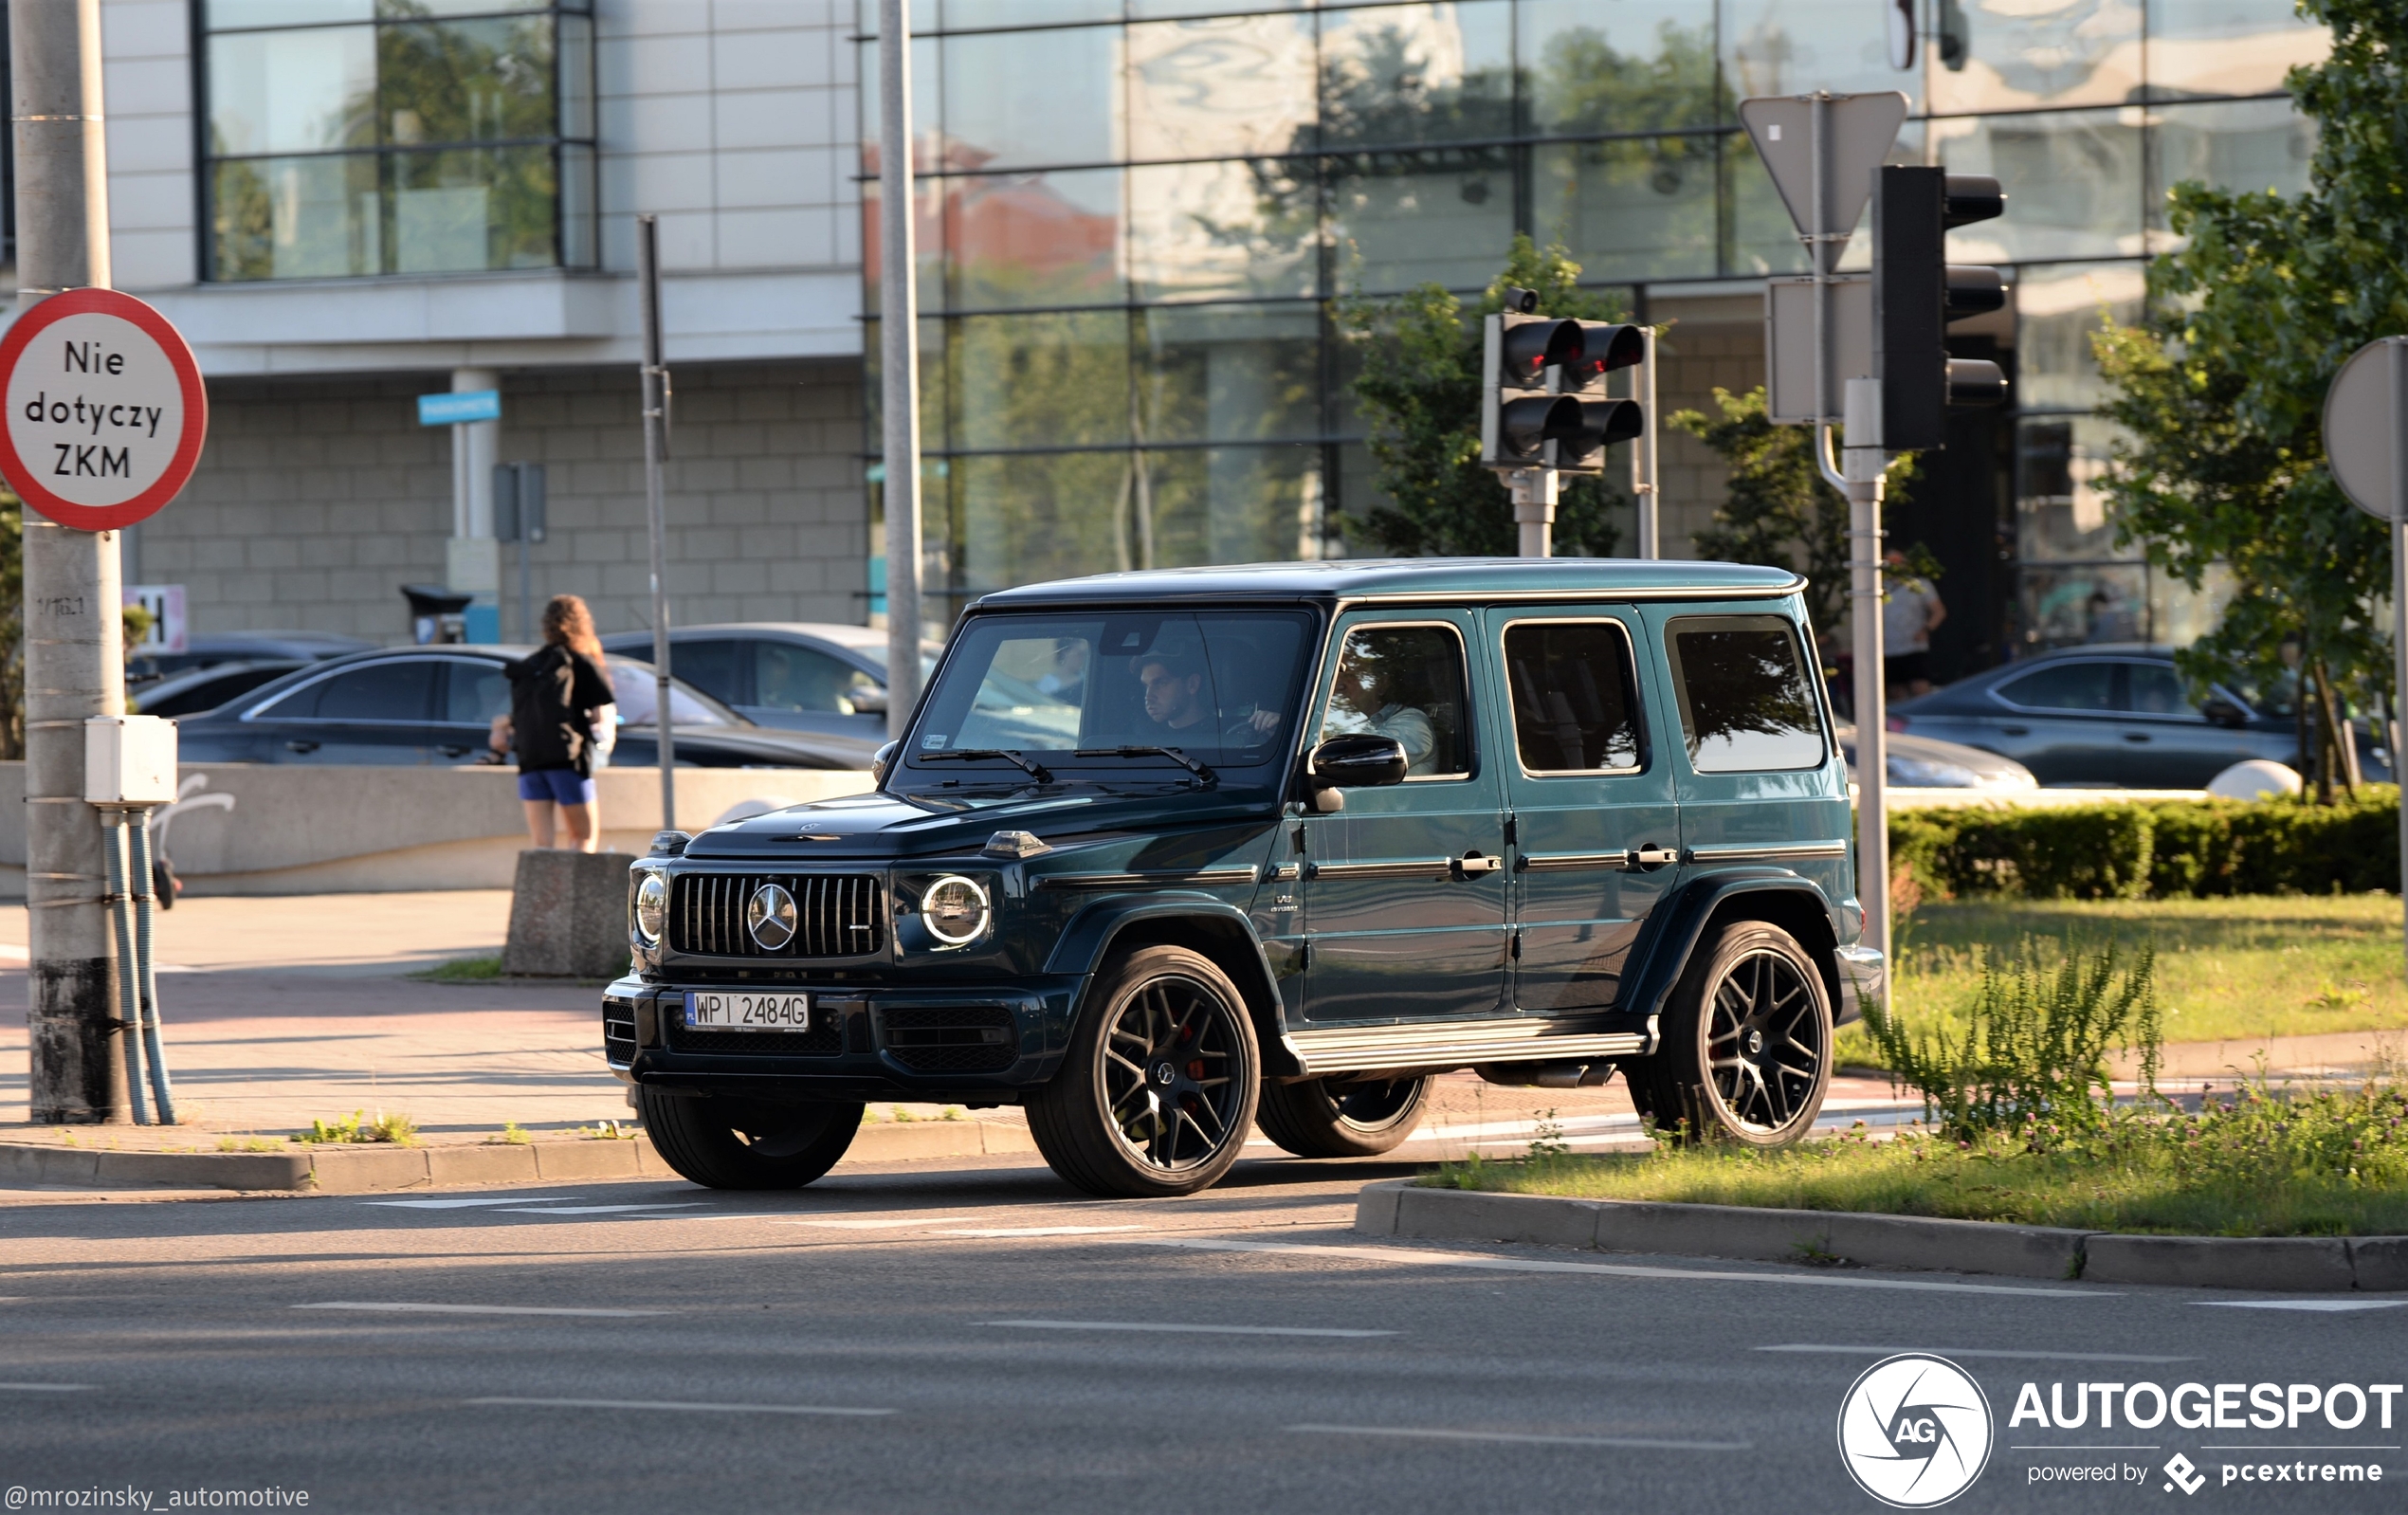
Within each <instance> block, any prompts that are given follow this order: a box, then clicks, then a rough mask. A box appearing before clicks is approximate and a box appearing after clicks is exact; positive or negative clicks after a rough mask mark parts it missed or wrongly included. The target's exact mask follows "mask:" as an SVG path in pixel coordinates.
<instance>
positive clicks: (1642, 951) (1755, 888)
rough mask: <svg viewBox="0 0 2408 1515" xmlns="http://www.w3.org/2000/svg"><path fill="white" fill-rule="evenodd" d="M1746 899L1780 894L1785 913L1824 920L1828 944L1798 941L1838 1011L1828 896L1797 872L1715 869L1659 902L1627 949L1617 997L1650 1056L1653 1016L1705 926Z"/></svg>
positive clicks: (1655, 1018) (1655, 1030)
mask: <svg viewBox="0 0 2408 1515" xmlns="http://www.w3.org/2000/svg"><path fill="white" fill-rule="evenodd" d="M1750 895H1779V896H1785V897H1787V898H1785V899H1783V900H1782V901H1781V902H1780V903H1781V904H1787V905H1789V906H1790V909H1789V911H1787V912H1784V913H1796V911H1797V904H1811V905H1812V906H1813V908H1814V913H1815V916H1816V917H1817V918H1818V919H1819V920H1821V921H1823V922H1826V923H1827V924H1826V927H1825V931H1826V933H1828V934H1830V935H1831V937H1832V940H1828V941H1821V940H1801V941H1800V942H1799V943H1798V945H1800V946H1802V947H1804V948H1805V949H1806V951H1807V953H1808V955H1809V956H1811V957H1813V958H1814V959H1815V965H1816V966H1817V967H1819V968H1821V969H1822V973H1823V988H1824V991H1825V992H1826V993H1827V994H1828V995H1830V996H1831V1004H1832V1010H1833V1013H1834V1014H1836V1013H1838V1010H1839V1003H1840V977H1839V964H1838V961H1837V959H1836V958H1835V956H1834V949H1835V948H1836V946H1837V935H1836V932H1835V930H1833V928H1831V927H1830V926H1829V925H1828V922H1830V920H1831V918H1832V913H1833V912H1832V902H1831V898H1830V897H1829V896H1828V895H1826V894H1824V893H1823V891H1822V890H1821V889H1819V888H1817V887H1816V886H1815V884H1814V883H1813V882H1812V881H1811V880H1808V879H1806V878H1803V877H1801V876H1799V875H1798V874H1796V873H1791V872H1787V871H1785V870H1776V869H1770V868H1766V869H1746V870H1732V871H1716V872H1713V873H1709V874H1707V875H1706V876H1705V877H1703V878H1698V879H1692V880H1690V881H1689V882H1688V883H1687V884H1685V885H1682V886H1681V888H1680V889H1679V890H1678V891H1677V892H1676V893H1675V894H1674V895H1673V896H1672V898H1671V899H1669V900H1667V901H1665V902H1663V903H1662V904H1658V905H1657V906H1656V907H1655V909H1654V911H1653V912H1652V913H1651V914H1650V915H1649V917H1648V923H1647V927H1646V929H1645V931H1644V933H1643V934H1642V936H1641V938H1640V940H1638V942H1637V943H1635V944H1634V945H1633V948H1632V956H1633V958H1635V959H1636V960H1637V964H1638V966H1637V968H1636V970H1635V971H1634V972H1633V973H1631V974H1629V975H1627V976H1625V977H1624V979H1623V982H1624V983H1625V984H1627V985H1629V986H1630V987H1629V988H1628V989H1627V990H1626V991H1625V993H1624V995H1623V999H1622V1005H1621V1008H1622V1010H1623V1011H1624V1012H1625V1013H1629V1014H1631V1015H1633V1016H1638V1015H1644V1016H1645V1017H1646V1019H1647V1043H1648V1050H1649V1051H1650V1052H1651V1053H1652V1052H1653V1051H1654V1050H1655V1048H1656V1045H1657V1043H1658V1041H1659V1039H1660V1032H1659V1031H1658V1027H1657V1021H1658V1018H1659V1017H1661V1016H1662V1014H1663V1013H1664V1003H1665V1001H1666V1000H1668V999H1669V998H1670V997H1671V995H1672V988H1673V986H1674V985H1675V984H1678V983H1679V982H1680V981H1681V975H1682V974H1683V973H1684V972H1686V971H1687V968H1688V964H1689V958H1690V957H1691V956H1693V955H1694V954H1695V953H1696V951H1697V945H1698V942H1699V941H1700V940H1703V939H1704V938H1705V935H1706V926H1707V925H1708V924H1709V923H1711V922H1713V920H1714V918H1715V916H1716V915H1717V914H1719V913H1722V911H1723V907H1724V905H1725V904H1730V903H1731V902H1732V901H1735V900H1742V899H1745V898H1746V897H1748V896H1750Z"/></svg>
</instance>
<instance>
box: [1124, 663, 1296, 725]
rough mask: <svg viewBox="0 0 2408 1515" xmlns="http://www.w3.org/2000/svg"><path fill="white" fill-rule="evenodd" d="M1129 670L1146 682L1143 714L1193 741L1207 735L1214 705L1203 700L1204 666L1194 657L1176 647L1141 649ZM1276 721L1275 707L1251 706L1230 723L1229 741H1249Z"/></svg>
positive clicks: (1141, 681)
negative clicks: (1245, 712)
mask: <svg viewBox="0 0 2408 1515" xmlns="http://www.w3.org/2000/svg"><path fill="white" fill-rule="evenodd" d="M1129 666H1130V671H1132V672H1134V673H1135V674H1136V675H1137V679H1138V683H1140V684H1143V685H1144V686H1145V714H1146V718H1147V719H1148V720H1150V721H1153V722H1154V723H1155V724H1156V725H1158V726H1160V727H1162V728H1163V729H1164V730H1165V731H1166V732H1181V733H1187V734H1189V736H1188V739H1189V740H1191V741H1193V740H1195V739H1198V738H1210V737H1212V736H1213V731H1212V717H1213V707H1212V706H1211V705H1210V704H1208V703H1205V700H1204V670H1203V669H1202V668H1201V667H1200V666H1197V664H1196V661H1195V658H1193V657H1191V656H1189V655H1187V654H1185V653H1182V652H1177V651H1161V652H1142V653H1140V654H1139V655H1138V656H1137V657H1136V658H1135V659H1134V660H1132V661H1131V663H1130V665H1129ZM1278 724H1279V712H1277V711H1276V710H1262V709H1256V710H1251V711H1250V712H1249V713H1248V714H1246V715H1244V716H1241V717H1239V718H1238V719H1237V720H1236V721H1232V722H1231V724H1230V728H1229V731H1228V733H1227V735H1228V738H1229V739H1230V740H1231V741H1233V742H1238V743H1245V744H1250V743H1252V742H1255V741H1259V740H1260V739H1262V734H1263V733H1264V732H1267V731H1268V730H1270V729H1271V728H1272V727H1273V726H1276V725H1278Z"/></svg>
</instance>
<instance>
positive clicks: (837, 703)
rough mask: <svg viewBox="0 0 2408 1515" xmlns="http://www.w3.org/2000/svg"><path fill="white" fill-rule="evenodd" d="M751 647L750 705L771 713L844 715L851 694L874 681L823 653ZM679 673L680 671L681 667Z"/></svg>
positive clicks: (788, 646) (785, 646)
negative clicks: (751, 678)
mask: <svg viewBox="0 0 2408 1515" xmlns="http://www.w3.org/2000/svg"><path fill="white" fill-rule="evenodd" d="M752 648H753V702H752V703H755V704H757V705H767V706H769V707H770V708H771V709H773V710H816V711H829V712H833V713H835V714H838V715H847V716H848V715H851V714H852V713H853V703H852V693H853V691H854V690H856V689H861V688H867V687H868V686H869V685H870V684H873V683H875V682H876V681H874V680H873V679H871V678H870V677H869V675H868V674H867V673H864V672H862V671H861V670H860V669H859V668H856V667H854V666H852V665H851V664H849V663H840V662H838V661H837V660H836V659H834V658H831V657H830V656H829V655H828V654H827V653H825V652H814V651H812V649H811V648H807V647H796V646H795V645H794V644H793V643H792V642H755V643H753V644H752ZM682 650H683V649H681V651H682ZM679 671H680V672H681V673H682V672H684V668H683V666H681V667H680V668H679ZM704 687H705V688H708V687H709V686H708V685H704ZM714 692H716V691H714ZM722 698H723V697H722Z"/></svg>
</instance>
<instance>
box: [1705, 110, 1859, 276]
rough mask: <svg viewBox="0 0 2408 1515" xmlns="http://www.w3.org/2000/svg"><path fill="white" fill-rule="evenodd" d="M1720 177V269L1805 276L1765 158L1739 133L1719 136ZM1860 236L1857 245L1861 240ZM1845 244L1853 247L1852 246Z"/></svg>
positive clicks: (1802, 251)
mask: <svg viewBox="0 0 2408 1515" xmlns="http://www.w3.org/2000/svg"><path fill="white" fill-rule="evenodd" d="M1722 153H1723V178H1724V185H1725V186H1726V187H1727V188H1726V190H1725V192H1726V193H1727V194H1728V195H1729V197H1730V198H1729V207H1728V209H1727V210H1724V213H1723V214H1724V221H1723V224H1724V238H1725V244H1724V253H1723V271H1724V273H1726V274H1745V275H1755V276H1758V277H1761V276H1763V275H1765V274H1802V273H1804V272H1806V249H1805V247H1804V246H1803V245H1801V244H1800V243H1799V242H1798V240H1797V227H1796V226H1795V225H1794V224H1792V223H1791V221H1790V219H1789V210H1787V208H1786V207H1784V206H1783V205H1782V204H1781V197H1780V192H1779V191H1778V190H1776V189H1774V188H1773V176H1772V175H1771V174H1770V173H1765V172H1764V160H1763V159H1762V158H1760V157H1758V156H1757V155H1756V148H1755V146H1754V144H1753V143H1751V142H1749V141H1748V139H1747V137H1745V136H1744V135H1733V136H1730V137H1724V138H1722ZM1862 240H1863V239H1862V238H1858V239H1856V241H1862ZM1850 246H1854V243H1853V242H1852V243H1851V244H1850Z"/></svg>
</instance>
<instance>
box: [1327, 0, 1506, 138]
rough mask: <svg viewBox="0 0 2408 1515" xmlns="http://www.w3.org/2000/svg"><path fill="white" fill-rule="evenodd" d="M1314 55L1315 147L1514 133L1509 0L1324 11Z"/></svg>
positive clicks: (1495, 135)
mask: <svg viewBox="0 0 2408 1515" xmlns="http://www.w3.org/2000/svg"><path fill="white" fill-rule="evenodd" d="M1321 59H1322V62H1321V72H1322V121H1321V144H1322V146H1323V147H1324V148H1354V147H1385V146H1396V145H1400V144H1403V143H1408V142H1452V141H1470V140H1490V139H1493V138H1496V137H1509V136H1511V135H1512V134H1513V12H1512V10H1511V9H1510V4H1509V0H1466V3H1464V4H1456V5H1420V6H1374V7H1366V8H1365V9H1359V10H1325V11H1323V12H1322V21H1321Z"/></svg>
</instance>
